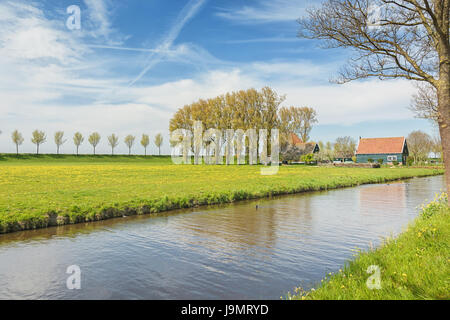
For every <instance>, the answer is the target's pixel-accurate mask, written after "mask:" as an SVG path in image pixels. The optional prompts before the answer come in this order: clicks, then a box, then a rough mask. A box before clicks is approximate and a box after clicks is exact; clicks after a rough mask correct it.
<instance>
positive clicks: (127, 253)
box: [0, 176, 444, 299]
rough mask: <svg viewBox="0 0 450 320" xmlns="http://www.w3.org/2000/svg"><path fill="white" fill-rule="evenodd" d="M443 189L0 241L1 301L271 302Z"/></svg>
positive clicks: (440, 182) (357, 193)
mask: <svg viewBox="0 0 450 320" xmlns="http://www.w3.org/2000/svg"><path fill="white" fill-rule="evenodd" d="M443 188H444V178H443V177H442V176H436V177H427V178H417V179H411V180H407V181H402V182H396V183H391V184H378V185H363V186H359V187H355V188H347V189H341V190H332V191H324V192H314V193H304V194H298V195H292V196H283V197H277V198H274V199H264V200H258V201H248V202H241V203H237V204H232V205H224V206H213V207H205V208H196V209H191V210H184V211H175V212H171V213H166V214H161V215H158V216H140V217H127V218H121V219H112V220H106V221H100V222H96V223H89V224H79V225H71V226H70V225H69V226H62V227H53V228H48V229H41V230H34V231H25V232H19V233H12V234H4V235H0V299H279V298H280V296H284V295H285V294H286V292H288V291H291V292H292V291H293V288H294V287H296V286H301V287H302V288H305V289H309V288H311V287H314V286H315V285H317V283H318V282H320V280H321V279H322V278H323V277H324V276H325V274H326V273H328V272H336V271H337V270H339V268H341V267H342V266H343V265H344V263H345V261H347V260H348V259H351V258H352V255H353V254H354V251H352V249H355V248H361V249H367V248H369V246H371V245H372V246H377V245H379V244H380V242H381V239H382V238H383V237H386V236H391V235H396V234H398V233H399V232H400V231H401V230H402V228H404V227H406V226H407V224H408V222H409V221H411V220H412V219H414V218H415V217H416V216H417V214H418V213H419V209H418V206H420V204H422V203H423V202H424V201H425V199H428V200H431V199H432V198H433V196H434V194H435V193H436V192H440V191H441V190H442V189H443ZM73 265H76V266H79V268H80V270H81V289H79V290H77V289H74V290H69V289H68V288H67V286H66V280H67V278H68V277H69V276H70V275H69V274H66V271H67V268H68V267H69V266H73Z"/></svg>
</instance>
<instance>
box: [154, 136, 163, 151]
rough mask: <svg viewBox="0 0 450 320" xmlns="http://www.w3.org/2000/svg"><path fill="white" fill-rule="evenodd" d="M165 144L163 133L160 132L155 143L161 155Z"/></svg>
mask: <svg viewBox="0 0 450 320" xmlns="http://www.w3.org/2000/svg"><path fill="white" fill-rule="evenodd" d="M162 144H163V136H162V134H161V133H158V134H157V135H156V136H155V145H156V147H157V148H158V155H161V146H162Z"/></svg>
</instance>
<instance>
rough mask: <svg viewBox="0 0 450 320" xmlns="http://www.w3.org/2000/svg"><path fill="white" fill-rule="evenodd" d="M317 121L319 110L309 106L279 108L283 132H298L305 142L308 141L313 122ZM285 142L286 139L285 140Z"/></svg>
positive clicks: (287, 133) (286, 134)
mask: <svg viewBox="0 0 450 320" xmlns="http://www.w3.org/2000/svg"><path fill="white" fill-rule="evenodd" d="M315 123H317V112H316V110H314V109H313V108H309V107H301V108H299V107H289V108H287V107H282V108H280V110H279V127H280V129H281V132H282V134H283V135H284V136H285V137H284V140H285V139H286V136H288V135H289V134H290V133H291V132H293V133H296V134H297V135H298V136H299V137H300V138H301V139H302V141H303V142H308V140H309V134H310V132H311V130H312V128H313V124H315ZM284 142H285V141H284ZM282 144H283V142H282Z"/></svg>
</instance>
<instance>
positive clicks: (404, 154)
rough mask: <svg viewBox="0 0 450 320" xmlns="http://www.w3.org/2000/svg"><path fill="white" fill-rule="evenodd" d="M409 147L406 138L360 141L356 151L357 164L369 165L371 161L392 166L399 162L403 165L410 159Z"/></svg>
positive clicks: (365, 139)
mask: <svg viewBox="0 0 450 320" xmlns="http://www.w3.org/2000/svg"><path fill="white" fill-rule="evenodd" d="M408 155H409V153H408V145H407V143H406V138H405V137H398V138H364V139H360V140H359V145H358V150H357V151H356V162H357V163H368V162H369V159H372V160H373V161H374V162H377V161H378V160H379V159H383V163H389V164H392V163H393V162H395V161H397V162H398V163H401V164H403V165H405V164H406V159H407V158H408Z"/></svg>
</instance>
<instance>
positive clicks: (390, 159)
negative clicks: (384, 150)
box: [387, 156, 397, 162]
mask: <svg viewBox="0 0 450 320" xmlns="http://www.w3.org/2000/svg"><path fill="white" fill-rule="evenodd" d="M387 160H388V162H392V161H397V156H388V157H387Z"/></svg>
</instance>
